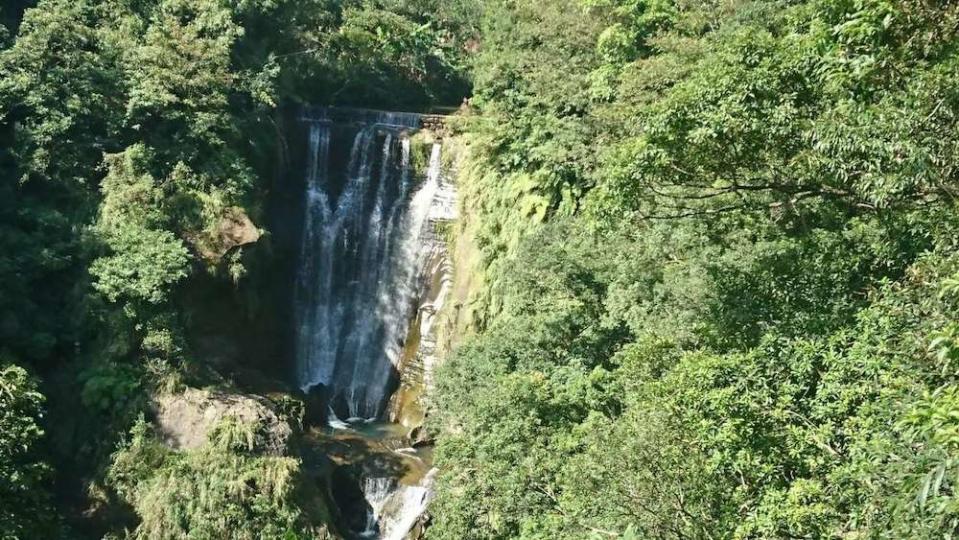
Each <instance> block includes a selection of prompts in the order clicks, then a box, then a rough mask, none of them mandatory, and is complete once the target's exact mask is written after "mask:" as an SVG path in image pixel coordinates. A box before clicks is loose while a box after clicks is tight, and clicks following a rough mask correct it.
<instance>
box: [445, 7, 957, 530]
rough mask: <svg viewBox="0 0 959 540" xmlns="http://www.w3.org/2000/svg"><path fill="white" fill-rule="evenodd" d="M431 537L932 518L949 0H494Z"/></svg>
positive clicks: (475, 123) (925, 521)
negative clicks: (469, 274) (474, 263)
mask: <svg viewBox="0 0 959 540" xmlns="http://www.w3.org/2000/svg"><path fill="white" fill-rule="evenodd" d="M486 6H487V10H486V13H485V15H484V19H483V23H482V25H481V26H482V29H483V37H484V41H483V47H482V50H481V51H480V53H479V55H478V58H477V59H476V73H475V89H474V98H473V100H472V102H473V104H474V106H475V108H476V110H475V111H474V117H473V119H472V120H471V121H470V122H469V123H468V126H467V127H466V131H467V135H466V136H467V137H468V138H469V139H470V141H471V152H472V158H471V159H472V163H470V164H468V165H467V166H465V167H464V168H463V171H464V173H463V177H462V181H461V184H463V185H465V186H466V187H465V188H464V189H465V190H466V192H467V197H468V199H467V200H466V201H465V202H464V204H466V205H468V206H466V208H470V209H475V210H474V214H475V216H473V219H474V220H475V221H476V222H477V224H476V225H475V226H476V228H478V229H479V232H478V233H477V235H476V238H475V240H476V242H477V244H478V247H479V249H480V250H481V251H482V253H483V255H484V263H485V267H484V272H485V274H486V275H485V280H486V283H487V284H488V290H487V291H486V292H485V293H483V294H480V295H478V296H477V300H476V301H477V302H480V303H482V304H484V305H485V306H486V311H487V312H488V314H489V315H488V317H487V324H486V326H485V328H484V329H483V331H481V332H480V334H479V336H477V337H476V338H474V339H472V340H471V341H470V342H469V343H467V344H466V345H464V346H463V347H462V348H461V349H460V350H459V351H458V353H457V354H455V356H454V357H453V358H452V359H451V360H450V361H449V362H447V364H446V365H445V366H444V367H443V368H442V372H441V373H440V375H439V377H438V387H439V391H438V397H437V400H436V403H435V407H434V411H435V414H434V417H433V419H434V428H435V429H436V430H437V431H438V435H439V438H438V440H439V446H438V449H437V462H438V464H439V467H440V469H441V471H442V472H441V475H440V480H439V488H438V490H439V493H438V499H437V500H436V501H435V502H434V505H433V507H432V514H433V516H434V522H433V526H432V528H431V529H430V537H431V538H441V539H457V540H462V539H492V538H525V539H547V538H662V539H673V538H675V539H678V538H704V539H706V538H944V537H950V536H954V535H955V534H956V533H957V532H959V511H957V509H959V506H957V501H959V499H957V498H956V486H957V484H956V478H957V477H956V474H957V472H959V468H957V465H956V455H957V454H956V451H957V447H956V446H955V444H956V439H955V433H956V432H957V431H956V430H957V429H959V424H957V423H956V418H957V416H956V411H957V409H956V405H957V403H959V402H957V401H956V399H955V398H956V391H955V384H956V382H957V379H956V377H957V373H959V372H957V371H956V365H955V359H956V358H957V351H959V342H957V341H956V333H955V325H956V320H957V319H956V307H957V304H956V302H957V300H959V297H957V294H956V292H957V289H956V279H957V276H959V274H957V271H959V259H957V256H956V247H957V245H956V235H955V230H956V225H957V223H956V221H957V215H959V214H957V211H956V205H955V193H956V189H957V178H956V172H955V171H956V169H955V163H956V160H957V156H956V154H955V149H956V147H957V144H956V143H957V138H956V127H957V118H959V117H957V114H959V94H957V93H956V90H955V89H956V88H957V83H959V81H957V73H959V72H957V70H956V66H957V61H959V56H957V52H956V45H957V43H959V41H957V38H959V36H957V31H959V26H957V23H959V10H957V8H956V7H955V5H953V4H952V3H945V2H924V1H918V0H917V1H912V0H902V1H892V2H886V1H871V0H863V1H845V0H811V1H801V2H796V1H790V2H786V1H783V2H778V1H750V0H741V1H734V2H707V1H702V2H701V1H691V2H689V1H686V2H679V1H676V2H673V1H670V0H598V1H590V2H586V3H582V2H579V1H574V0H559V1H556V2H548V3H543V2H527V1H518V2H498V1H491V2H487V3H486Z"/></svg>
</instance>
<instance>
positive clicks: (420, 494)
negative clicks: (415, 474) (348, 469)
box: [361, 469, 436, 540]
mask: <svg viewBox="0 0 959 540" xmlns="http://www.w3.org/2000/svg"><path fill="white" fill-rule="evenodd" d="M435 476H436V469H431V470H430V471H429V472H428V473H427V474H426V475H425V476H424V477H423V478H422V479H421V480H420V481H419V483H417V484H416V485H412V486H406V485H397V483H396V481H395V480H393V479H392V478H382V477H380V478H366V479H365V480H364V481H363V494H364V496H365V498H366V502H367V503H369V505H370V507H371V509H372V510H371V512H370V514H369V515H368V516H367V527H366V530H365V531H363V533H361V535H362V536H363V537H365V538H379V539H380V540H403V539H404V538H406V536H407V535H408V534H409V533H410V531H411V530H412V529H413V527H414V526H415V525H416V521H417V520H418V519H419V517H420V516H421V515H422V514H423V512H425V511H426V507H427V506H428V505H429V503H430V500H431V499H432V498H433V478H434V477H435Z"/></svg>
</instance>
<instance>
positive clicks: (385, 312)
mask: <svg viewBox="0 0 959 540" xmlns="http://www.w3.org/2000/svg"><path fill="white" fill-rule="evenodd" d="M366 116H369V117H370V118H369V120H371V121H373V122H374V123H372V124H362V126H361V127H360V129H359V130H358V131H357V132H356V133H355V136H354V138H353V142H352V146H351V150H350V157H349V161H348V163H347V166H346V170H345V171H341V172H340V173H339V175H337V174H334V173H333V172H332V171H331V167H330V147H331V138H332V125H331V124H330V123H329V122H328V121H325V120H324V119H322V118H321V119H317V120H315V121H311V122H310V123H309V130H310V132H309V149H308V151H309V154H308V159H307V171H306V175H305V177H306V212H305V222H304V224H303V238H302V243H301V251H300V262H299V265H298V272H297V281H296V290H295V302H296V306H295V323H296V329H295V330H296V343H295V347H296V348H295V351H296V352H295V354H296V363H297V376H298V381H299V385H300V387H301V388H302V389H303V390H304V391H308V390H309V389H310V388H311V387H314V386H317V385H323V387H324V388H325V389H326V392H327V394H328V395H329V398H330V403H331V407H332V408H333V409H334V410H335V411H336V412H337V413H338V414H339V416H340V417H341V418H343V417H345V418H362V419H375V418H378V417H380V416H381V415H382V413H383V410H384V408H385V405H386V401H387V400H388V398H389V396H388V395H387V393H388V388H389V386H390V384H391V382H393V381H395V380H396V377H397V372H396V369H395V368H396V365H397V363H398V360H399V355H400V352H401V351H402V348H403V342H404V340H405V338H406V332H407V330H408V326H409V321H410V318H411V317H410V311H411V309H413V308H414V306H413V301H414V299H415V297H416V295H417V293H418V291H419V290H420V289H421V288H422V286H423V283H422V274H423V266H424V262H425V260H426V257H427V256H428V253H429V249H428V246H427V245H426V241H427V238H425V235H424V232H425V231H426V230H427V227H426V224H427V220H428V219H429V217H430V215H431V214H432V213H435V212H437V210H436V208H437V207H440V208H442V207H445V206H447V205H448V202H447V201H446V200H445V199H446V198H447V197H442V196H441V197H437V195H438V193H439V190H440V181H439V179H440V162H441V159H440V158H441V151H442V150H441V145H440V144H438V143H437V144H434V145H433V148H432V151H431V157H430V163H429V169H428V171H427V172H426V175H425V178H422V177H421V178H420V179H419V180H420V181H419V182H417V178H415V176H414V175H415V172H414V171H412V170H411V167H410V161H411V159H410V151H411V150H410V141H409V138H408V133H409V131H411V130H413V129H414V128H415V125H411V122H413V120H414V116H411V115H408V114H400V113H378V114H377V115H372V114H367V115H366ZM404 123H405V124H404ZM437 203H438V204H437ZM440 212H442V210H440Z"/></svg>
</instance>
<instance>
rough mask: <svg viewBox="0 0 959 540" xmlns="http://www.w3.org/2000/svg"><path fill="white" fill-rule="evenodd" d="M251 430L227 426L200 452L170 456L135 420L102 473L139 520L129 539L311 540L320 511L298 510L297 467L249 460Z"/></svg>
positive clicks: (284, 460) (285, 461) (278, 460)
mask: <svg viewBox="0 0 959 540" xmlns="http://www.w3.org/2000/svg"><path fill="white" fill-rule="evenodd" d="M256 429H257V428H256V426H248V425H247V426H244V425H243V424H242V422H239V421H236V420H232V419H231V420H227V421H225V423H224V424H223V425H221V426H219V427H218V428H217V429H216V430H214V432H213V433H212V434H211V439H212V440H211V443H210V444H209V445H208V446H206V447H203V448H200V449H196V450H189V451H185V452H174V451H171V450H170V449H168V448H167V447H165V446H163V445H162V444H161V443H159V442H158V441H157V440H156V439H155V438H154V436H153V435H152V433H151V431H150V427H149V425H148V424H147V423H146V422H144V421H143V419H142V418H141V419H140V421H139V422H138V423H137V424H136V425H135V426H134V428H133V430H132V431H131V434H130V439H129V441H128V442H126V443H125V444H124V445H123V446H122V447H121V448H120V449H119V450H118V451H117V452H116V453H115V454H114V458H113V464H112V466H111V468H110V472H109V478H110V481H111V484H112V486H113V487H114V489H116V490H117V492H118V493H119V494H120V495H121V496H122V497H124V498H125V499H126V500H127V501H128V502H129V503H130V504H132V505H133V506H134V508H135V509H136V511H137V514H138V516H139V517H140V524H139V525H138V527H137V529H136V530H135V531H134V532H133V534H132V538H151V539H152V538H169V539H173V538H224V537H229V538H240V539H246V538H250V539H252V538H310V537H313V536H312V535H313V534H315V533H317V532H318V531H317V530H315V529H313V528H312V526H311V525H310V524H309V522H310V519H314V520H315V519H316V518H317V517H318V516H319V517H323V516H322V512H324V510H322V509H316V508H314V509H311V510H309V511H306V510H303V509H302V508H301V507H300V506H299V500H298V499H297V497H299V496H300V495H301V488H300V487H299V486H298V483H299V482H300V479H299V476H298V475H299V469H300V463H299V461H297V460H296V459H293V458H288V457H267V456H257V455H253V454H250V450H252V442H251V441H252V433H253V432H254V431H255V430H256ZM244 434H245V435H244ZM247 439H248V440H249V441H250V445H249V446H248V445H246V444H245V443H244V441H245V440H247Z"/></svg>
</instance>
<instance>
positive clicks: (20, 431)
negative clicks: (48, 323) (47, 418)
mask: <svg viewBox="0 0 959 540" xmlns="http://www.w3.org/2000/svg"><path fill="white" fill-rule="evenodd" d="M43 404H44V397H43V395H41V394H40V392H39V391H38V390H37V385H36V382H35V381H34V380H33V378H32V377H30V375H29V374H28V373H27V372H26V370H24V369H23V368H21V367H18V366H16V365H13V364H9V363H6V362H3V363H2V364H0V538H3V539H5V540H6V539H11V540H15V539H18V538H52V537H54V536H56V535H57V533H58V522H59V519H58V518H57V517H56V515H55V514H54V513H53V511H52V509H51V507H50V501H49V500H48V498H47V495H46V487H47V484H48V482H49V480H50V468H49V466H48V465H47V464H46V463H44V462H43V461H42V459H41V457H40V456H41V454H42V450H41V439H42V437H43V434H44V433H43V428H42V427H41V426H40V422H41V420H42V417H43V412H44V411H43Z"/></svg>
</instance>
